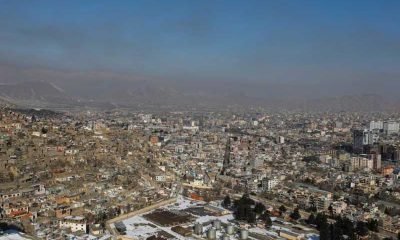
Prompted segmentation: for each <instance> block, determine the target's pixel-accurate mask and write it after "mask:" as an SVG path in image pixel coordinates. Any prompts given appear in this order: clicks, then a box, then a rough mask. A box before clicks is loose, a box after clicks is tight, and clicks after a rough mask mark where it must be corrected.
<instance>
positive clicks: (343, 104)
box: [0, 80, 400, 111]
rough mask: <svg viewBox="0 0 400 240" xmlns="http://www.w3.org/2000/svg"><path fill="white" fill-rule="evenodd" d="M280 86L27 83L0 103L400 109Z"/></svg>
mask: <svg viewBox="0 0 400 240" xmlns="http://www.w3.org/2000/svg"><path fill="white" fill-rule="evenodd" d="M296 91H297V90H296V89H291V88H283V87H282V86H261V87H260V86H252V85H251V84H243V83H236V84H235V83H226V84H224V83H218V84H217V83H215V84H214V83H208V84H203V83H193V82H192V83H182V82H168V83H160V82H158V83H156V82H149V81H121V80H119V81H113V80H109V81H95V80H93V81H83V82H80V83H79V82H75V83H61V84H60V83H57V84H55V83H53V82H49V81H29V82H23V81H21V82H18V83H4V84H0V102H1V101H3V102H8V103H12V104H15V105H17V106H21V107H29V108H48V109H70V108H99V109H112V108H131V109H137V110H138V109H146V108H151V109H181V110H185V109H191V108H196V109H204V110H206V109H227V107H242V108H246V107H249V106H254V107H264V108H267V109H271V110H279V109H287V110H308V111H313V110H314V111H325V110H326V111H382V110H390V109H395V108H396V107H398V106H400V105H399V104H398V102H397V101H393V100H388V99H387V98H385V97H383V96H380V95H377V94H354V95H344V96H337V97H326V96H317V95H316V94H310V95H309V96H301V95H299V94H296V93H297V92H296Z"/></svg>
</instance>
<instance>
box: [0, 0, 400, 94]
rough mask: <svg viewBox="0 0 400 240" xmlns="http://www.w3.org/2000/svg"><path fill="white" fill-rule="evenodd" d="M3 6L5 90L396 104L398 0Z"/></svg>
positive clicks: (9, 1)
mask: <svg viewBox="0 0 400 240" xmlns="http://www.w3.org/2000/svg"><path fill="white" fill-rule="evenodd" d="M0 4H1V7H0V29H1V30H0V72H1V76H0V83H16V82H21V81H49V82H52V83H54V84H56V85H57V86H59V87H60V88H61V89H63V91H64V90H66V91H68V92H69V93H70V94H77V95H79V94H81V95H90V94H92V95H94V94H95V93H94V92H90V91H97V90H98V89H96V88H94V90H90V87H91V86H93V84H94V83H95V84H96V83H98V84H99V85H101V86H103V89H102V91H103V92H104V91H107V88H108V87H109V86H110V85H113V84H115V83H121V82H124V84H126V83H132V85H134V84H135V83H137V82H147V81H149V82H153V83H157V84H160V85H161V86H163V87H166V88H167V87H168V86H170V85H171V86H181V87H182V86H184V87H183V88H182V89H191V90H193V89H202V91H204V92H212V91H216V92H218V91H219V90H218V89H220V88H221V89H224V91H225V92H229V93H233V94H238V95H240V94H243V91H245V90H246V89H251V90H249V91H248V92H246V94H248V95H249V94H250V95H252V94H253V93H254V95H259V96H261V95H263V94H270V95H274V97H283V98H287V97H291V96H294V95H295V96H303V97H310V95H313V96H315V97H321V96H342V95H351V94H378V95H382V96H384V97H388V98H396V99H399V96H398V94H397V92H398V89H399V87H400V67H399V66H400V64H399V63H400V28H399V23H400V15H399V14H398V12H399V10H400V2H399V1H395V0H393V1H391V0H387V1H312V0H306V1H255V0H254V1H231V0H230V1H184V0H182V1H175V0H174V1H148V0H146V1H123V2H122V1H71V0H68V1H46V0H42V1H28V0H26V1H23V0H21V1H13V0H1V1H0ZM82 86H86V88H85V87H82ZM123 86H125V85H123ZM227 86H230V87H227ZM121 88H123V87H121ZM85 89H89V90H85ZM182 89H180V90H182ZM85 91H86V92H85ZM199 91H200V90H199Z"/></svg>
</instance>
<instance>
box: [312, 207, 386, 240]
mask: <svg viewBox="0 0 400 240" xmlns="http://www.w3.org/2000/svg"><path fill="white" fill-rule="evenodd" d="M335 220H336V222H335V223H329V222H328V217H327V216H326V215H325V214H323V213H318V214H317V216H314V214H311V215H310V217H309V218H308V220H307V223H308V224H312V225H315V226H316V227H317V229H318V230H319V232H320V239H321V240H342V239H349V240H356V239H357V238H358V237H366V236H368V235H369V231H373V232H378V231H379V229H378V221H377V220H369V221H368V222H363V221H358V222H356V223H354V222H353V221H351V220H350V219H348V218H345V217H343V218H342V217H340V216H339V217H337V218H336V219H335ZM345 236H346V237H345Z"/></svg>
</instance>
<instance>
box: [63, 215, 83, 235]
mask: <svg viewBox="0 0 400 240" xmlns="http://www.w3.org/2000/svg"><path fill="white" fill-rule="evenodd" d="M59 226H60V228H68V229H71V232H78V231H82V232H85V233H87V232H88V226H87V222H86V219H85V218H84V217H79V216H67V217H65V218H64V219H63V220H60V223H59Z"/></svg>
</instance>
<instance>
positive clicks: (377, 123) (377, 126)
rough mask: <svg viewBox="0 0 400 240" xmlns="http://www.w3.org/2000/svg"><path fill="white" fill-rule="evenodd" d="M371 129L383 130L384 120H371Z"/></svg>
mask: <svg viewBox="0 0 400 240" xmlns="http://www.w3.org/2000/svg"><path fill="white" fill-rule="evenodd" d="M369 130H370V131H372V130H383V122H382V121H371V122H370V123H369Z"/></svg>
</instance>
